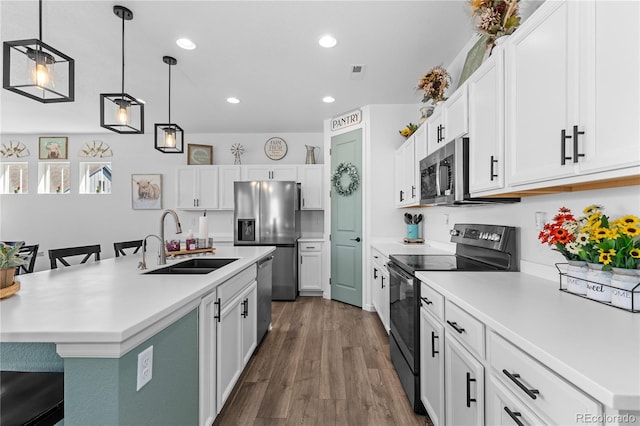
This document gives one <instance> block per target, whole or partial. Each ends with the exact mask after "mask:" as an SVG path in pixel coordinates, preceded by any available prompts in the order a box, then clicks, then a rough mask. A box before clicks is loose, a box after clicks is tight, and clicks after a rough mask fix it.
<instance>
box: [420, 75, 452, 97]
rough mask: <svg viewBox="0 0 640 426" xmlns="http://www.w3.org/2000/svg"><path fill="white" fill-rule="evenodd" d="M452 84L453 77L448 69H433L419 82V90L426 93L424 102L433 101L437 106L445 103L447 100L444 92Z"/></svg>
mask: <svg viewBox="0 0 640 426" xmlns="http://www.w3.org/2000/svg"><path fill="white" fill-rule="evenodd" d="M450 82H451V77H450V76H449V73H448V72H447V70H446V69H444V68H443V67H441V66H436V67H433V68H431V69H430V70H429V72H427V73H426V74H425V75H423V76H422V77H421V78H420V80H419V81H418V85H417V88H418V89H422V91H424V97H423V98H422V102H427V101H429V100H431V101H433V103H434V104H436V103H438V102H440V101H444V100H445V99H446V98H445V97H444V92H445V90H447V88H448V87H449V83H450Z"/></svg>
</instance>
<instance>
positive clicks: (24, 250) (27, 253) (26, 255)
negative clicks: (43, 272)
mask: <svg viewBox="0 0 640 426" xmlns="http://www.w3.org/2000/svg"><path fill="white" fill-rule="evenodd" d="M39 247H40V245H39V244H32V245H28V246H22V247H20V250H18V254H19V255H20V257H21V258H23V259H24V260H25V262H26V263H25V264H24V265H20V266H18V267H17V268H16V275H20V274H30V273H32V272H33V268H34V266H35V265H36V256H37V255H38V248H39Z"/></svg>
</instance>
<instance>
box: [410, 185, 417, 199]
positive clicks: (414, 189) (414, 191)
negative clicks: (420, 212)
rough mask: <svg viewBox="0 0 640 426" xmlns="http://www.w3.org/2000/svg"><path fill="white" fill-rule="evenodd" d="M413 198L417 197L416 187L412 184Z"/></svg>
mask: <svg viewBox="0 0 640 426" xmlns="http://www.w3.org/2000/svg"><path fill="white" fill-rule="evenodd" d="M411 198H416V187H415V186H414V185H411Z"/></svg>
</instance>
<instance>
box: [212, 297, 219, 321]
mask: <svg viewBox="0 0 640 426" xmlns="http://www.w3.org/2000/svg"><path fill="white" fill-rule="evenodd" d="M213 304H214V305H215V306H217V307H218V313H216V314H213V319H215V320H218V322H220V298H219V297H218V300H217V301H216V302H213Z"/></svg>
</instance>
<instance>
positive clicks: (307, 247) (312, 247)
mask: <svg viewBox="0 0 640 426" xmlns="http://www.w3.org/2000/svg"><path fill="white" fill-rule="evenodd" d="M314 248H316V246H306V247H305V249H307V250H311V249H314Z"/></svg>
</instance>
